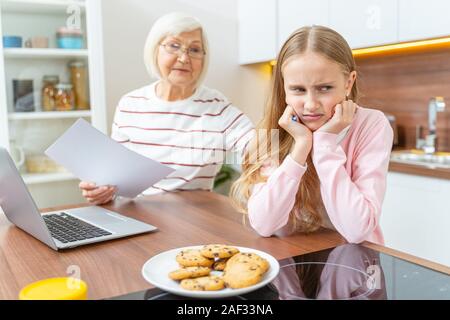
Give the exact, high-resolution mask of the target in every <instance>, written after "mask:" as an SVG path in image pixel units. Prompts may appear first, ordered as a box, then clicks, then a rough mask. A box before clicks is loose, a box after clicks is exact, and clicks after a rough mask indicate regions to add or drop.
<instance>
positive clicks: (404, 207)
mask: <svg viewBox="0 0 450 320" xmlns="http://www.w3.org/2000/svg"><path fill="white" fill-rule="evenodd" d="M449 194H450V180H447V179H437V178H429V177H421V176H416V175H410V174H403V173H397V172H389V173H388V176H387V190H386V196H385V200H384V203H383V211H382V215H381V221H380V225H381V229H382V231H383V233H384V237H385V245H386V246H387V247H390V248H393V249H396V250H400V251H403V252H406V253H409V254H412V255H415V256H418V257H421V258H424V259H427V260H430V261H434V262H438V263H441V264H444V265H450V232H449V226H450V209H449V208H450V198H449V196H448V195H449Z"/></svg>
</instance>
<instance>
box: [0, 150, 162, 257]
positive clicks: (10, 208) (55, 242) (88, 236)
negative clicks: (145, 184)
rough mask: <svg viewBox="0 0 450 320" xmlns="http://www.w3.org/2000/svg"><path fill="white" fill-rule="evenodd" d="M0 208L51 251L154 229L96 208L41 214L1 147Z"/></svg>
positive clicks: (12, 220) (13, 221)
mask: <svg viewBox="0 0 450 320" xmlns="http://www.w3.org/2000/svg"><path fill="white" fill-rule="evenodd" d="M0 207H1V208H2V209H3V212H4V213H5V215H6V217H7V218H8V220H9V221H11V222H12V223H13V224H15V225H16V226H17V227H19V228H21V229H22V230H24V231H25V232H27V233H29V234H31V235H32V236H33V237H35V238H36V239H38V240H40V241H42V242H44V243H45V244H46V245H48V246H49V247H51V248H52V249H54V250H59V249H67V248H73V247H77V246H81V245H84V244H89V243H95V242H100V241H106V240H110V239H116V238H121V237H126V236H130V235H135V234H139V233H144V232H150V231H154V230H156V227H154V226H152V225H149V224H146V223H143V222H140V221H137V220H135V219H131V218H128V217H125V216H123V215H120V214H118V213H116V212H113V211H110V210H106V209H104V208H102V207H97V206H91V207H84V208H75V209H69V210H63V211H55V212H47V213H45V214H43V215H41V213H40V212H39V210H38V208H37V206H36V203H35V202H34V200H33V198H32V197H31V194H30V192H29V191H28V188H27V187H26V185H25V182H24V181H23V179H22V177H21V176H20V173H19V172H18V170H17V168H16V166H15V164H14V162H13V160H12V159H11V157H10V155H9V153H8V151H6V149H4V148H1V147H0Z"/></svg>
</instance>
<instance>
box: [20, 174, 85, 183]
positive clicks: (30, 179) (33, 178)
mask: <svg viewBox="0 0 450 320" xmlns="http://www.w3.org/2000/svg"><path fill="white" fill-rule="evenodd" d="M22 178H23V180H24V181H25V183H26V184H27V185H31V184H40V183H49V182H58V181H70V180H76V179H77V178H76V177H75V176H74V175H73V174H71V173H70V172H55V173H26V174H23V175H22Z"/></svg>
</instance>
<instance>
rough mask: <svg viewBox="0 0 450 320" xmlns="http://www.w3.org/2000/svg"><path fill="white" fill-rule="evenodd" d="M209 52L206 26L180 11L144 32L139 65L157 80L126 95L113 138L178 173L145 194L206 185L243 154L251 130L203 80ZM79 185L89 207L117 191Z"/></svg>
mask: <svg viewBox="0 0 450 320" xmlns="http://www.w3.org/2000/svg"><path fill="white" fill-rule="evenodd" d="M209 54H210V53H209V49H208V41H207V38H206V34H205V31H204V29H203V27H202V26H201V24H200V23H199V21H198V20H197V19H196V18H194V17H192V16H189V15H186V14H183V13H171V14H167V15H165V16H163V17H161V18H160V19H158V20H157V21H156V23H155V24H154V25H153V27H152V29H151V30H150V32H149V34H148V37H147V41H146V43H145V48H144V62H145V65H146V67H147V70H148V71H149V73H150V75H152V76H155V77H157V78H159V80H158V81H156V82H154V83H151V84H150V85H147V86H145V87H143V88H140V89H137V90H134V91H132V92H130V93H128V94H126V95H124V96H123V97H122V98H121V99H120V102H119V105H118V106H117V109H116V113H115V117H114V123H113V125H112V138H113V139H114V140H116V141H117V142H119V143H121V144H123V145H124V146H125V147H127V148H129V149H131V150H133V151H135V152H137V153H140V154H142V155H144V156H147V157H149V158H151V159H154V160H156V161H159V162H161V163H162V164H165V165H168V166H170V167H172V168H173V169H175V170H176V171H175V172H174V173H172V174H171V175H169V176H168V177H166V178H165V179H163V180H161V181H159V182H158V183H156V184H155V185H153V186H152V187H150V188H149V189H147V190H145V191H144V192H143V194H144V195H151V194H157V193H162V192H168V191H182V190H211V189H212V187H213V182H214V178H215V176H216V174H217V173H218V171H219V170H220V167H221V166H222V164H223V163H224V161H225V159H226V158H227V156H226V155H230V154H232V155H242V151H243V150H244V148H245V146H246V145H247V143H248V141H249V140H250V139H251V137H252V136H253V134H254V132H253V131H254V129H253V125H252V123H251V122H250V120H249V119H248V118H247V117H246V116H245V115H244V114H243V113H242V112H241V111H239V110H238V109H237V108H235V107H234V106H232V105H231V103H230V102H229V101H228V100H227V99H226V98H225V96H224V95H223V94H221V93H220V92H219V91H217V90H214V89H210V88H207V87H205V86H203V85H201V83H202V81H203V79H204V77H205V75H206V71H207V69H208V60H209ZM227 159H228V158H227ZM228 162H229V161H228V160H227V163H228ZM79 186H80V188H81V189H82V193H83V196H84V197H85V198H86V199H87V200H88V201H89V202H91V203H93V204H103V203H106V202H109V201H111V200H112V199H113V198H114V195H115V192H116V189H115V187H114V186H96V185H95V183H92V182H86V181H82V182H81V183H80V185H79Z"/></svg>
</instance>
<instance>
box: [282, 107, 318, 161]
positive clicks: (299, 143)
mask: <svg viewBox="0 0 450 320" xmlns="http://www.w3.org/2000/svg"><path fill="white" fill-rule="evenodd" d="M293 117H295V118H293ZM294 119H295V120H294ZM278 124H279V125H280V127H282V128H283V129H284V130H286V131H287V132H288V133H289V134H290V135H291V136H292V137H293V138H294V140H295V144H294V146H293V148H292V150H291V156H292V158H293V159H294V160H295V161H297V162H298V163H299V164H301V165H305V163H306V159H307V157H308V155H309V153H310V152H311V148H312V132H311V130H309V129H308V127H306V126H305V125H304V124H302V123H301V122H300V120H299V117H298V116H297V114H296V113H295V111H294V109H293V108H292V107H291V106H289V105H288V106H286V109H285V110H284V113H283V115H282V116H281V118H280V119H279V120H278Z"/></svg>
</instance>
